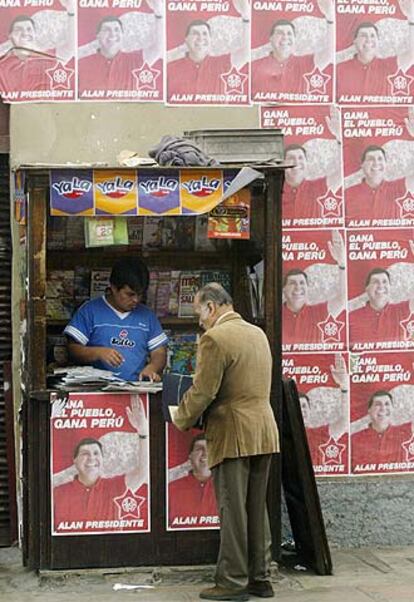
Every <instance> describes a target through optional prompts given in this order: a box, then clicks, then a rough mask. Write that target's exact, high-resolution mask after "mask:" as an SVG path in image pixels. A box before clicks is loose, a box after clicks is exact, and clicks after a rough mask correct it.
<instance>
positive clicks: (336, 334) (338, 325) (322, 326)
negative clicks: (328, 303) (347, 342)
mask: <svg viewBox="0 0 414 602" xmlns="http://www.w3.org/2000/svg"><path fill="white" fill-rule="evenodd" d="M317 326H318V328H319V330H320V332H321V335H322V343H329V342H330V341H331V342H333V341H336V342H340V340H341V331H342V329H343V327H344V326H345V322H340V321H339V320H335V318H334V317H333V316H331V314H329V316H328V317H327V318H326V320H324V321H323V322H318V324H317Z"/></svg>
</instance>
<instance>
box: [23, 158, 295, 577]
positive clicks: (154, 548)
mask: <svg viewBox="0 0 414 602" xmlns="http://www.w3.org/2000/svg"><path fill="white" fill-rule="evenodd" d="M241 167H242V166H241V165H235V166H227V165H226V169H228V168H235V169H240V168H241ZM254 168H255V169H257V170H258V171H260V172H262V173H263V175H264V179H263V180H258V181H257V182H258V184H255V183H253V187H254V192H253V199H252V213H253V212H255V211H262V218H261V219H262V224H263V228H264V230H263V236H264V240H263V241H261V245H262V256H263V259H264V262H265V282H264V299H265V305H264V320H263V321H262V322H261V326H262V327H263V329H264V330H265V332H266V334H267V337H268V339H269V342H270V345H271V348H272V350H273V353H274V370H273V382H272V390H271V403H272V407H273V410H274V411H275V413H276V414H277V415H278V416H279V414H280V412H279V409H280V401H281V319H280V315H281V252H280V247H281V215H280V213H281V202H280V199H281V192H282V185H283V172H284V170H283V167H279V166H263V167H257V166H256V165H255V166H254ZM140 169H141V168H140ZM143 169H145V168H143ZM152 169H154V168H152ZM157 169H159V171H160V173H161V172H165V171H166V169H165V168H157ZM199 169H200V168H199ZM204 169H205V171H206V173H207V174H208V171H209V168H203V170H204ZM215 169H216V170H217V168H215ZM167 170H168V171H169V172H170V173H171V172H175V173H177V172H178V171H179V170H178V168H167ZM119 171H120V172H121V173H122V168H119ZM25 172H26V183H27V192H28V198H29V202H28V215H27V250H28V254H27V270H28V277H29V286H28V297H27V310H28V329H27V336H26V341H25V344H26V349H25V351H26V354H25V355H26V364H25V365H24V366H23V374H25V375H26V382H25V383H24V384H25V394H24V399H23V472H24V536H23V542H24V546H23V549H24V562H25V564H26V566H28V567H30V568H32V569H73V568H105V567H116V566H118V567H119V566H143V565H150V566H151V565H180V564H203V563H212V562H215V560H216V554H217V549H218V541H219V532H218V530H217V531H212V530H209V531H201V530H198V531H187V532H183V531H178V532H172V531H166V528H165V449H164V447H165V436H164V429H165V427H164V422H163V417H162V411H161V404H160V403H157V396H151V397H150V404H149V405H150V410H149V412H150V442H151V443H150V450H151V457H150V474H151V508H150V513H151V525H152V527H151V532H150V533H137V534H133V535H132V534H116V535H114V534H105V535H90V536H89V535H82V536H79V535H74V536H70V537H54V536H52V535H51V524H50V522H51V519H50V514H51V512H50V493H49V492H50V486H51V483H50V436H49V430H50V426H49V425H50V390H47V388H46V328H47V319H46V274H47V261H48V258H47V246H46V240H47V231H46V228H47V212H48V207H49V172H48V171H45V170H41V169H33V168H28V169H26V170H25ZM248 242H249V241H234V242H233V243H232V251H231V265H232V267H233V277H234V274H235V273H237V269H238V268H239V267H240V257H242V255H243V245H244V244H245V243H248ZM96 251H97V252H98V253H102V250H100V249H92V250H91V255H94V256H95V261H97V258H99V257H100V256H99V255H98V254H97V252H96ZM88 252H89V250H88ZM170 253H171V252H170ZM187 253H190V254H191V252H190V251H188V252H187ZM176 255H177V256H179V255H180V254H179V253H177V254H176ZM72 258H73V253H72ZM99 260H100V261H102V259H101V258H100V259H99ZM72 261H73V259H72ZM173 261H175V257H174V259H173ZM177 261H178V260H177ZM216 261H217V258H216ZM193 265H194V264H193ZM59 267H62V268H64V267H65V265H64V260H63V264H62V265H60V266H59ZM233 288H234V289H235V290H236V289H237V287H233ZM235 306H236V309H240V311H241V313H243V309H242V307H240V306H239V305H238V302H237V295H235ZM158 401H159V400H158ZM155 442H156V444H155ZM280 482H281V479H280V463H279V458H278V457H277V456H275V459H274V462H273V466H272V470H271V478H270V485H269V495H268V506H269V514H270V519H271V529H272V537H273V556H274V558H278V555H279V548H280V530H281V529H280V522H281V519H280V501H281V487H280Z"/></svg>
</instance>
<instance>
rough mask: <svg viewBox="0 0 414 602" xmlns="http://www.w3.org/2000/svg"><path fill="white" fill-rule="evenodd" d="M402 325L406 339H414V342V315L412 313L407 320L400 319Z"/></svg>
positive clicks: (413, 340)
mask: <svg viewBox="0 0 414 602" xmlns="http://www.w3.org/2000/svg"><path fill="white" fill-rule="evenodd" d="M400 326H401V328H402V329H403V333H404V341H412V342H413V344H414V316H413V314H412V313H410V315H409V316H408V318H406V319H405V320H401V321H400Z"/></svg>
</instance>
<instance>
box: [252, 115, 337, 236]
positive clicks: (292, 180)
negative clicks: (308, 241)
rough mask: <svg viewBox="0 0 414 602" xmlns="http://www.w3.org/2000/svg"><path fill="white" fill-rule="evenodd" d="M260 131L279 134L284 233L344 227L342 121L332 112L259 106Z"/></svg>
mask: <svg viewBox="0 0 414 602" xmlns="http://www.w3.org/2000/svg"><path fill="white" fill-rule="evenodd" d="M260 124H261V127H263V128H280V129H281V130H282V133H283V135H284V154H285V162H286V163H287V164H289V165H292V167H288V168H287V169H286V170H285V183H284V187H283V193H282V227H283V228H295V229H299V228H322V227H338V226H343V225H344V218H343V202H342V156H341V119H340V114H339V110H338V108H337V107H335V106H333V105H330V106H301V107H293V106H290V107H289V106H281V107H269V106H263V107H260Z"/></svg>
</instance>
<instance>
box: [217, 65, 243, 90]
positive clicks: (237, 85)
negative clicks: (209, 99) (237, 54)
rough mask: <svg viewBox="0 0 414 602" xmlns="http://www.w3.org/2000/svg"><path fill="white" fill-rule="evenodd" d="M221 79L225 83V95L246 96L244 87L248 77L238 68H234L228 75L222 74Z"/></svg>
mask: <svg viewBox="0 0 414 602" xmlns="http://www.w3.org/2000/svg"><path fill="white" fill-rule="evenodd" d="M220 79H221V81H222V82H223V83H224V93H225V94H245V90H244V85H245V83H246V80H247V79H248V77H247V75H245V74H244V73H240V71H239V70H238V69H236V67H234V66H233V67H232V68H231V69H230V71H227V73H222V74H221V75H220Z"/></svg>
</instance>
